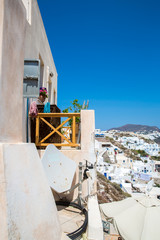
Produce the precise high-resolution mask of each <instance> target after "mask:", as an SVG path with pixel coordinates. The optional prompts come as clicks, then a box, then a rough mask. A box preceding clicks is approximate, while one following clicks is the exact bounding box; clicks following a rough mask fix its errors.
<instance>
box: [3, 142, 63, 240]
mask: <svg viewBox="0 0 160 240" xmlns="http://www.w3.org/2000/svg"><path fill="white" fill-rule="evenodd" d="M0 226H1V227H0V239H1V240H11V239H23V240H44V239H45V240H60V239H61V229H60V224H59V220H58V214H57V209H56V205H55V201H54V198H53V195H52V192H51V190H50V187H49V185H48V182H47V179H46V177H45V174H44V171H43V167H42V164H41V160H40V158H39V155H38V152H37V149H36V148H35V145H34V144H25V143H24V144H23V143H22V144H7V143H6V144H3V143H1V144H0Z"/></svg>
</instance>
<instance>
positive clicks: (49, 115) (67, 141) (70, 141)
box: [35, 113, 80, 147]
mask: <svg viewBox="0 0 160 240" xmlns="http://www.w3.org/2000/svg"><path fill="white" fill-rule="evenodd" d="M76 117H80V113H38V115H37V117H36V138H35V143H36V146H39V147H41V146H42V147H46V146H48V145H49V144H52V143H51V142H46V140H47V139H48V138H49V137H51V136H52V135H53V134H55V133H57V134H58V135H59V136H60V137H61V139H62V140H64V142H61V143H55V142H54V143H53V144H54V145H55V146H58V147H61V146H70V147H78V146H80V144H78V143H76ZM46 118H67V119H66V120H65V121H63V122H62V123H61V124H60V125H59V126H58V127H54V126H53V125H52V124H51V123H49V122H48V121H47V119H46ZM70 119H72V127H71V131H72V139H70V137H67V136H66V135H65V134H62V133H61V131H59V130H61V129H62V128H63V127H64V126H65V124H66V123H67V122H68V121H69V120H70ZM40 121H43V122H44V123H45V124H47V126H49V127H50V129H51V132H50V133H49V134H47V136H45V137H44V138H43V139H41V140H40V137H39V136H40V132H39V127H40Z"/></svg>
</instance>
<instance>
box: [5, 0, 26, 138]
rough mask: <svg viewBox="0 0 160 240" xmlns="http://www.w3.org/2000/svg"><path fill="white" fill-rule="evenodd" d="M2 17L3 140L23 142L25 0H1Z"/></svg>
mask: <svg viewBox="0 0 160 240" xmlns="http://www.w3.org/2000/svg"><path fill="white" fill-rule="evenodd" d="M0 20H1V21H0V33H1V34H0V89H1V104H0V142H8V141H9V142H20V141H22V107H23V106H22V101H23V98H22V95H23V81H22V79H23V68H24V38H25V25H26V16H25V8H24V6H23V4H22V2H19V3H18V1H17V0H15V1H11V0H1V1H0Z"/></svg>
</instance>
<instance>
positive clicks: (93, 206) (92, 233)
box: [88, 196, 104, 240]
mask: <svg viewBox="0 0 160 240" xmlns="http://www.w3.org/2000/svg"><path fill="white" fill-rule="evenodd" d="M103 239H104V238H103V226H102V220H101V216H100V210H99V206H98V201H97V196H91V197H89V199H88V240H103Z"/></svg>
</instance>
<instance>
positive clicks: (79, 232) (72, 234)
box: [56, 201, 88, 240]
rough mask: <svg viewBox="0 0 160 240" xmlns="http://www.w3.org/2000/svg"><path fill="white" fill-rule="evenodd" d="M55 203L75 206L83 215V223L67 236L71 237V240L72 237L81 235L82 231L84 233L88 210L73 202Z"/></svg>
mask: <svg viewBox="0 0 160 240" xmlns="http://www.w3.org/2000/svg"><path fill="white" fill-rule="evenodd" d="M56 205H61V206H66V207H69V206H72V207H75V208H77V209H79V210H81V211H82V213H83V214H84V216H85V220H84V223H83V224H82V226H81V227H79V228H78V229H77V230H75V231H74V232H72V233H68V234H67V236H68V237H69V238H71V239H72V240H74V239H76V238H78V237H79V236H81V235H82V233H84V232H85V231H86V229H87V225H88V211H87V210H86V209H85V208H83V207H82V206H80V205H79V204H77V203H74V202H67V201H56Z"/></svg>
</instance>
